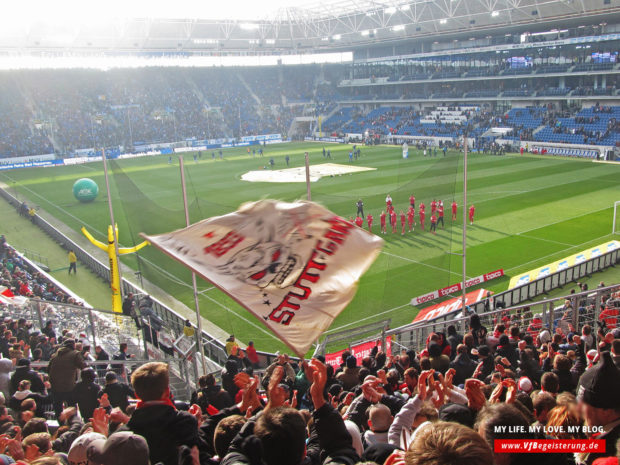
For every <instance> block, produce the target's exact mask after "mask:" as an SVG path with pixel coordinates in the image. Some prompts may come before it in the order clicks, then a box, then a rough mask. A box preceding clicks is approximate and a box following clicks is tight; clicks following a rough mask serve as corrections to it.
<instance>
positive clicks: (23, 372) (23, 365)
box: [9, 358, 45, 395]
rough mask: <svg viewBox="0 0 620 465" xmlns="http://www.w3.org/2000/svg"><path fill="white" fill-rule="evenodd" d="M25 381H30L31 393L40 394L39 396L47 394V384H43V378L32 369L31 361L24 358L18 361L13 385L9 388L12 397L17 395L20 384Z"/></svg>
mask: <svg viewBox="0 0 620 465" xmlns="http://www.w3.org/2000/svg"><path fill="white" fill-rule="evenodd" d="M24 379H27V380H28V381H30V390H31V391H33V392H38V393H39V394H44V393H45V384H43V380H42V379H41V376H40V375H39V373H37V372H36V371H34V370H31V369H30V360H28V359H27V358H22V359H21V360H18V361H17V367H16V368H15V373H13V376H11V384H10V386H9V394H10V395H13V394H15V392H16V391H17V388H18V387H19V383H20V382H21V381H23V380H24Z"/></svg>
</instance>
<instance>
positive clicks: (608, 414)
mask: <svg viewBox="0 0 620 465" xmlns="http://www.w3.org/2000/svg"><path fill="white" fill-rule="evenodd" d="M618 392H620V370H619V369H618V368H617V367H616V365H615V364H614V362H613V360H612V358H611V354H610V353H609V352H603V353H602V354H601V361H599V362H598V363H597V364H596V365H595V366H594V367H592V368H590V369H588V370H586V372H585V373H584V374H583V375H581V378H579V385H578V387H577V401H578V402H579V407H580V409H581V416H582V417H583V418H584V419H585V421H586V424H587V425H589V426H605V425H607V424H609V423H612V422H613V421H615V420H617V419H619V418H620V405H618Z"/></svg>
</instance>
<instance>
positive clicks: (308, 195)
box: [304, 152, 312, 201]
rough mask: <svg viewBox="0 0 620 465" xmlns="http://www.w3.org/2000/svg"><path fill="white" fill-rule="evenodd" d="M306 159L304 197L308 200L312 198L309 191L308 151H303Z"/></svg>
mask: <svg viewBox="0 0 620 465" xmlns="http://www.w3.org/2000/svg"><path fill="white" fill-rule="evenodd" d="M304 158H305V160H306V197H307V199H308V200H309V201H310V200H312V193H311V192H310V161H309V158H308V152H306V153H304Z"/></svg>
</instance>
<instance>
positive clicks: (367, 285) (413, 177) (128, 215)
mask: <svg viewBox="0 0 620 465" xmlns="http://www.w3.org/2000/svg"><path fill="white" fill-rule="evenodd" d="M326 148H329V149H330V150H331V153H332V158H333V159H332V160H331V162H333V163H341V164H348V163H349V161H348V155H347V154H348V151H349V150H350V146H346V145H328V146H326ZM321 149H322V145H320V144H312V143H305V144H302V143H291V144H282V145H273V146H268V147H267V148H266V151H265V156H264V157H262V158H259V157H258V155H257V156H256V157H255V158H254V157H253V156H252V155H251V154H250V155H248V154H247V153H246V149H245V148H233V149H226V150H224V159H223V160H220V159H219V156H217V153H216V160H213V159H212V157H211V151H208V152H203V153H202V157H201V158H200V159H198V161H197V162H194V160H193V154H192V153H187V154H185V162H186V163H185V165H186V170H187V183H188V197H189V202H190V216H191V220H192V222H195V221H198V220H200V219H203V218H207V217H211V216H216V215H222V214H225V213H229V212H231V211H233V210H235V209H236V208H237V207H238V206H239V205H240V204H242V203H243V202H246V201H252V200H257V199H261V198H276V199H281V200H286V201H292V200H296V199H301V198H305V195H306V186H305V184H304V183H250V182H246V181H242V180H241V175H243V174H244V173H246V172H247V171H250V170H262V169H268V168H269V159H270V158H272V157H273V159H274V162H275V166H274V169H283V168H286V164H285V156H286V155H289V156H290V160H291V167H294V166H301V165H303V153H304V152H305V151H308V152H309V153H310V162H311V164H319V163H324V162H325V160H324V159H323V156H322V154H321ZM361 150H362V156H361V158H360V159H359V160H356V161H354V162H353V163H354V164H356V165H358V166H364V167H370V168H376V170H374V171H366V172H361V173H356V174H351V175H348V174H347V175H342V176H333V177H324V178H322V179H320V180H319V181H317V182H314V183H312V199H313V200H314V201H317V202H320V203H322V204H324V205H325V206H327V207H328V208H329V209H331V210H332V211H334V212H336V213H337V214H339V215H342V216H344V217H346V218H351V217H353V216H354V215H355V212H356V208H355V203H356V201H357V200H358V198H362V199H363V201H364V205H365V212H366V213H372V214H373V216H374V217H375V226H374V232H375V233H378V232H379V225H378V223H379V221H378V220H379V214H380V213H381V210H382V209H383V208H384V207H385V197H386V194H388V193H389V194H391V196H392V198H393V200H394V204H395V207H396V209H397V211H400V210H401V209H402V210H406V208H407V206H408V199H409V196H410V195H411V194H414V195H415V197H416V204H419V203H420V202H424V203H425V204H426V205H427V212H429V210H430V206H429V204H430V201H431V200H432V199H434V198H435V199H441V200H443V202H444V204H445V206H446V226H445V229H439V230H438V232H437V235H432V234H430V233H429V232H428V230H427V231H421V230H419V227H418V228H416V230H415V231H414V232H413V233H407V234H406V235H404V236H402V235H401V234H400V232H399V233H398V234H391V233H388V234H386V235H385V236H383V237H384V239H385V246H384V248H383V250H382V253H381V254H380V256H379V258H378V259H377V260H376V262H375V263H374V264H373V266H372V267H371V268H370V270H369V271H368V272H367V273H366V274H365V275H364V276H363V278H362V279H361V281H360V284H359V289H358V291H357V294H356V296H355V299H354V300H353V301H352V302H351V303H350V304H349V306H348V307H347V308H346V309H345V310H344V311H343V312H342V314H341V315H340V316H339V317H338V318H336V320H335V322H334V324H333V325H332V327H331V329H330V331H336V330H339V329H345V328H352V327H355V326H356V325H361V324H364V323H369V322H372V321H377V320H382V319H388V318H390V319H391V320H392V323H391V325H392V326H393V327H394V326H397V325H402V324H405V323H408V322H411V321H412V319H413V318H414V317H415V315H416V313H417V312H418V310H419V309H417V308H415V307H412V306H411V305H410V304H409V302H410V300H411V298H413V297H416V296H418V295H421V294H425V293H427V292H430V291H433V290H435V289H438V288H441V287H445V286H447V285H449V284H453V283H455V282H458V281H460V279H461V257H460V256H459V255H458V254H459V253H460V252H461V235H462V219H461V218H462V205H463V202H462V195H463V182H462V170H463V157H462V154H459V153H456V152H448V154H447V156H446V157H444V156H443V153H441V152H438V154H437V157H432V158H431V157H429V158H425V157H423V156H422V154H421V152H419V151H417V150H415V148H413V149H411V148H410V158H409V159H407V160H405V159H403V158H402V156H401V150H400V148H399V147H387V146H380V147H362V148H361ZM109 166H110V170H111V173H112V175H111V182H112V197H113V199H114V209H115V216H116V221H117V223H118V225H119V229H120V242H121V244H123V245H126V246H129V245H133V244H134V243H137V242H139V241H141V239H140V238H139V236H138V234H139V233H140V232H145V233H148V234H157V233H162V232H167V231H171V230H173V229H177V228H181V227H183V226H184V224H185V223H184V221H185V220H184V214H183V205H182V196H181V188H180V175H179V169H178V161H177V160H176V156H173V157H172V164H169V159H168V156H167V155H163V156H153V157H143V158H136V159H126V160H120V161H112V162H111V163H110V165H109ZM468 173H469V176H468V205H471V204H474V205H475V206H476V217H475V224H474V225H473V226H468V228H467V232H468V233H467V236H468V248H467V255H468V261H467V275H468V276H469V277H473V276H477V275H480V274H483V273H487V272H489V271H493V270H495V269H498V268H503V269H504V270H505V272H506V275H507V276H506V277H505V278H502V279H498V280H495V281H492V282H490V283H487V286H486V288H487V289H490V290H493V291H503V290H505V289H506V288H507V286H508V281H509V278H510V276H514V275H515V274H518V273H520V272H525V271H528V270H530V269H533V268H536V267H537V266H541V265H544V264H546V263H550V262H552V261H554V260H557V259H560V258H563V257H566V256H568V255H571V254H573V253H576V252H578V251H580V250H582V249H585V248H587V247H589V246H593V245H597V244H600V243H602V242H605V241H607V240H610V239H612V238H613V236H612V234H611V231H612V217H613V203H614V201H617V200H620V166H619V165H611V164H599V163H594V162H591V161H585V160H576V159H562V158H554V157H543V156H520V155H508V156H502V157H499V156H491V155H482V154H470V157H469V163H468ZM81 177H88V178H91V179H93V180H95V181H96V182H97V184H98V185H99V188H100V193H99V197H98V199H97V200H96V201H95V202H94V203H91V204H80V203H79V202H77V201H76V200H75V199H74V197H73V194H72V191H71V188H72V185H73V183H74V182H75V181H76V180H77V179H78V178H81ZM0 180H2V181H4V182H6V183H7V184H9V185H10V186H12V187H13V188H15V189H16V190H17V192H18V194H19V196H20V197H23V198H26V199H28V202H29V203H33V204H35V205H37V206H38V207H40V208H41V209H43V210H45V211H46V212H48V213H49V214H51V215H53V216H54V217H56V218H57V219H59V220H60V221H62V222H64V223H65V224H67V225H69V226H70V227H72V228H74V229H76V230H79V228H80V227H81V226H86V227H87V228H88V229H89V230H90V231H91V232H92V233H93V234H94V235H95V237H97V238H98V239H101V240H104V239H105V235H104V232H105V231H106V228H107V225H108V224H109V216H108V209H107V202H106V200H105V199H106V193H105V183H104V179H103V167H102V164H101V163H89V164H85V165H76V166H66V167H56V168H30V169H23V170H17V171H10V172H4V173H1V174H0ZM453 199H454V200H456V202H457V203H458V205H459V212H458V219H457V220H456V221H455V222H454V223H453V222H452V221H451V219H450V204H451V203H452V201H453ZM416 206H417V205H416ZM429 216H430V215H429V214H427V220H426V221H427V228H428V223H429ZM416 220H417V214H416ZM399 226H400V221H399ZM617 237H618V236H616V238H617ZM123 261H124V262H125V263H126V264H127V265H129V266H131V267H132V268H134V269H139V270H140V271H141V272H142V273H143V274H144V276H145V277H146V278H148V279H149V280H150V281H151V282H153V283H154V284H156V285H158V286H160V287H161V288H162V289H164V290H165V291H166V292H168V293H170V294H171V295H173V296H175V297H176V298H177V299H179V300H181V301H183V302H184V303H186V304H187V305H189V306H190V307H191V306H193V294H192V289H191V279H190V274H189V271H188V270H187V269H185V268H184V267H182V266H181V265H179V264H178V263H176V262H174V261H172V260H171V259H169V258H167V257H166V256H164V255H163V254H162V253H160V252H158V251H157V250H155V248H153V247H147V248H145V249H143V250H142V251H140V255H139V258H138V257H136V256H128V257H125V258H123ZM199 288H200V289H199V290H200V299H201V302H200V303H201V311H202V313H203V315H204V316H205V317H206V318H208V319H209V320H210V321H212V322H213V323H214V324H216V325H218V326H220V327H221V328H223V329H224V330H226V331H230V332H231V333H234V334H235V335H236V336H237V337H238V338H239V339H240V340H242V341H244V342H247V341H248V340H250V339H251V340H254V341H255V343H256V346H257V348H258V349H259V350H285V347H284V345H283V344H282V343H280V342H279V341H278V340H277V338H276V337H275V336H273V335H272V334H271V333H270V332H269V331H267V330H266V329H265V328H264V327H263V326H262V325H261V323H260V321H259V320H258V319H256V318H254V317H253V316H252V315H250V314H249V313H248V312H247V311H245V310H244V309H242V308H241V307H240V306H239V305H238V304H236V303H235V302H234V301H233V300H232V299H230V298H229V297H227V296H226V295H225V294H223V293H222V292H220V291H219V290H217V289H214V288H213V287H212V286H211V285H210V284H209V283H207V282H199Z"/></svg>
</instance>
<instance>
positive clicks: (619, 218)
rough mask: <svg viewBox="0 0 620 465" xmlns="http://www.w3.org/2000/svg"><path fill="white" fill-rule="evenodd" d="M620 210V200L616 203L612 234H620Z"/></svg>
mask: <svg viewBox="0 0 620 465" xmlns="http://www.w3.org/2000/svg"><path fill="white" fill-rule="evenodd" d="M618 208H620V200H618V201H617V202H614V222H613V225H612V228H611V233H612V234H620V224H618V223H620V212H618Z"/></svg>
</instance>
